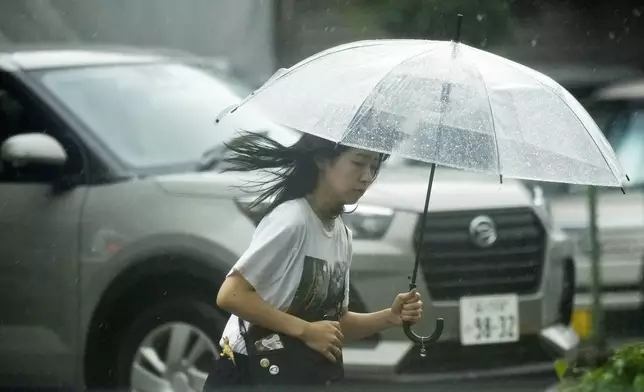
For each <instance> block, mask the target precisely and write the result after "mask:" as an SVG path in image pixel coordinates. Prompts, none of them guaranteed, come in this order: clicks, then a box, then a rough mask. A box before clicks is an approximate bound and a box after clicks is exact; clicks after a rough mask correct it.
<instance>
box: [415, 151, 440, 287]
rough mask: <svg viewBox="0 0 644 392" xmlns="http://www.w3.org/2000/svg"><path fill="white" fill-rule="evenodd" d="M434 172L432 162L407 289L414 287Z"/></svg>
mask: <svg viewBox="0 0 644 392" xmlns="http://www.w3.org/2000/svg"><path fill="white" fill-rule="evenodd" d="M435 172H436V164H435V163H432V166H431V170H430V172H429V183H428V184H427V195H426V196H425V208H424V209H423V215H422V216H421V218H420V225H418V227H419V228H420V233H419V236H418V241H417V242H416V261H415V262H414V271H413V272H412V274H411V281H410V282H409V291H411V290H413V289H415V288H416V277H417V276H418V267H419V266H420V260H421V252H422V249H423V242H424V240H425V222H426V221H427V215H428V210H429V199H430V198H431V196H432V185H433V184H434V173H435Z"/></svg>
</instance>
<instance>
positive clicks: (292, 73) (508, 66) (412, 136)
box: [227, 39, 626, 186]
mask: <svg viewBox="0 0 644 392" xmlns="http://www.w3.org/2000/svg"><path fill="white" fill-rule="evenodd" d="M249 106H255V108H253V110H257V109H259V110H261V111H263V112H265V113H266V114H267V115H268V116H269V117H270V118H271V119H273V120H274V121H276V122H278V123H281V124H283V125H286V126H288V127H291V128H295V129H298V130H300V131H302V132H305V133H310V134H313V135H316V136H319V137H322V138H325V139H328V140H332V141H335V142H338V143H341V144H345V145H349V146H353V147H358V148H364V149H368V150H373V151H378V152H384V153H389V154H399V155H401V156H403V157H406V158H409V159H415V160H419V161H424V162H428V163H435V164H438V165H445V166H449V167H454V168H458V169H465V170H473V171H477V172H483V173H489V174H496V175H500V176H507V177H513V178H519V179H529V180H539V181H551V182H565V183H571V184H588V185H603V186H621V184H622V180H623V179H624V178H626V177H625V175H624V174H623V173H622V171H621V167H620V165H619V162H618V161H617V158H616V157H615V153H614V151H613V149H612V148H611V146H610V144H609V143H608V142H607V141H606V139H605V137H604V136H603V134H602V132H601V131H600V130H599V128H598V127H597V125H596V124H595V122H594V121H593V119H592V118H591V117H590V115H589V114H588V113H587V112H586V110H585V109H584V108H583V107H582V106H581V104H580V103H579V102H577V100H576V99H575V98H574V97H573V96H572V95H571V94H570V93H568V92H567V91H566V90H565V89H564V88H563V87H561V86H560V85H559V84H557V83H556V82H555V81H554V80H552V79H551V78H549V77H547V76H545V75H543V74H541V73H539V72H537V71H535V70H532V69H530V68H528V67H525V66H522V65H520V64H518V63H515V62H513V61H510V60H508V59H505V58H502V57H499V56H496V55H494V54H491V53H488V52H485V51H482V50H478V49H475V48H472V47H470V46H467V45H465V44H462V43H458V42H449V41H430V40H397V39H391V40H371V41H359V42H354V43H350V44H346V45H340V46H337V47H334V48H331V49H328V50H326V51H323V52H321V53H318V54H316V55H314V56H311V57H309V58H307V59H305V60H303V61H301V62H300V63H298V64H296V65H294V66H293V67H291V68H289V69H282V70H280V71H278V73H276V74H275V75H274V76H273V77H272V78H271V79H269V80H268V81H267V82H266V83H265V84H264V85H263V86H262V87H261V88H259V89H258V90H257V91H256V92H254V93H253V94H252V95H250V96H249V97H248V98H247V99H246V100H244V102H242V103H241V104H240V105H239V106H238V107H237V108H235V109H234V110H232V111H230V113H227V115H243V113H244V111H245V108H246V107H249Z"/></svg>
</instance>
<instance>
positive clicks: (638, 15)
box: [633, 8, 642, 18]
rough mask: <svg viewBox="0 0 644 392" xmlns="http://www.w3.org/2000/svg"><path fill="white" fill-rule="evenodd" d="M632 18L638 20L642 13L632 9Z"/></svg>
mask: <svg viewBox="0 0 644 392" xmlns="http://www.w3.org/2000/svg"><path fill="white" fill-rule="evenodd" d="M633 16H635V17H636V18H639V17H640V16H642V11H640V10H639V9H637V8H634V9H633Z"/></svg>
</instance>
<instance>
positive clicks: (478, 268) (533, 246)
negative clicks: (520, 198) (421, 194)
mask: <svg viewBox="0 0 644 392" xmlns="http://www.w3.org/2000/svg"><path fill="white" fill-rule="evenodd" d="M480 216H487V217H489V218H490V219H491V220H492V221H494V223H495V226H496V232H497V240H496V242H494V243H493V244H492V245H490V246H488V247H480V246H478V245H476V244H475V243H474V241H473V240H472V237H471V235H470V230H469V227H470V223H471V222H472V220H473V219H475V218H477V217H480ZM421 223H422V222H421V219H419V224H418V228H417V230H416V235H415V239H414V245H417V243H418V241H419V234H420V229H421V226H420V225H421ZM424 230H425V234H424V239H423V245H422V248H421V249H422V250H421V266H420V268H421V269H422V271H423V274H424V276H425V281H426V282H427V285H428V288H429V291H430V293H431V296H432V299H433V300H458V299H459V298H461V297H463V296H472V295H486V294H504V293H516V294H530V293H534V292H536V291H537V290H538V288H539V284H540V283H541V271H542V268H543V262H544V252H545V241H546V239H545V238H546V235H545V230H544V228H543V225H542V224H541V221H540V220H539V218H538V217H537V216H536V215H535V213H534V211H533V210H531V209H530V208H515V209H498V210H475V211H457V212H441V213H430V214H429V215H428V218H427V222H426V224H425V226H424Z"/></svg>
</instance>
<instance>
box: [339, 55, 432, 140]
mask: <svg viewBox="0 0 644 392" xmlns="http://www.w3.org/2000/svg"><path fill="white" fill-rule="evenodd" d="M435 49H436V47H431V48H429V49H427V50H423V51H422V52H420V53H418V54H415V55H413V56H411V57H408V58H406V59H403V60H402V61H401V62H399V63H398V64H396V65H395V66H393V67H391V69H390V70H389V71H387V73H386V74H384V75H383V77H382V78H380V80H379V81H378V83H376V85H375V86H373V88H372V89H371V91H370V92H369V94H367V96H366V97H365V98H364V99H363V100H362V103H361V104H360V106H359V107H358V109H357V110H356V112H355V113H354V115H353V117H352V118H351V120H350V121H349V125H347V130H346V131H345V133H344V134H343V135H342V137H341V138H340V142H341V141H342V140H344V139H345V137H346V136H347V135H348V134H349V132H350V130H351V124H353V123H354V122H355V121H357V120H356V119H357V118H358V114H359V113H360V110H361V109H362V107H363V106H364V105H365V103H366V102H367V99H369V97H370V96H371V94H372V93H373V92H374V91H375V90H376V88H378V86H380V85H381V84H382V81H383V80H385V79H386V78H387V76H389V75H391V74H392V72H394V70H395V69H396V68H398V67H400V66H401V65H403V64H405V63H406V62H408V61H411V60H413V59H416V58H418V57H420V56H423V55H425V54H427V53H429V52H431V51H433V50H435Z"/></svg>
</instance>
